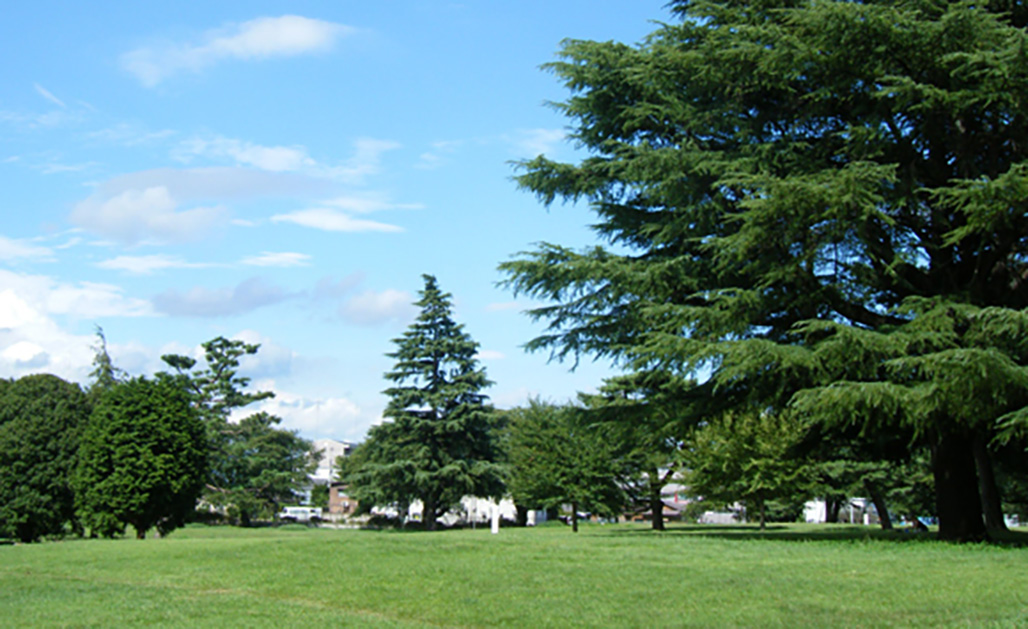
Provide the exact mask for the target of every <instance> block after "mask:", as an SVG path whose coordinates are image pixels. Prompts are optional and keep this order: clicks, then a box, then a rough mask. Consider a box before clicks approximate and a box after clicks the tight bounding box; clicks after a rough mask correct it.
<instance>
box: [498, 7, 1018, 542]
mask: <svg viewBox="0 0 1028 629" xmlns="http://www.w3.org/2000/svg"><path fill="white" fill-rule="evenodd" d="M670 6H671V10H672V11H673V12H674V13H675V14H676V15H677V16H678V17H679V18H680V21H678V22H677V23H673V24H666V25H661V26H660V27H659V28H658V29H657V30H656V31H655V32H654V33H653V34H652V35H651V36H650V37H649V38H648V39H647V40H646V41H645V42H644V43H643V44H641V45H639V46H635V47H632V46H626V45H622V44H618V43H611V42H608V43H597V42H588V41H568V42H566V43H565V44H564V47H563V50H562V52H561V55H560V56H561V58H560V60H558V61H557V62H555V63H552V64H550V65H549V66H548V68H549V69H550V70H551V71H553V72H554V73H555V74H557V75H558V77H560V79H561V80H562V81H563V82H564V83H565V85H566V86H567V87H568V88H569V89H570V90H571V92H572V95H571V97H570V98H569V99H568V100H567V101H565V102H564V103H560V104H558V105H557V107H558V109H559V110H560V111H562V112H563V113H564V114H565V115H566V116H567V117H568V118H569V119H570V121H571V125H572V132H571V136H572V139H574V140H575V141H577V142H579V143H580V145H581V146H583V147H584V148H585V149H586V150H587V151H589V152H590V155H589V156H588V157H586V158H585V159H583V160H582V161H581V162H580V163H577V164H565V163H558V162H554V161H552V160H549V159H546V158H545V157H542V156H540V157H538V158H536V159H533V160H531V161H527V162H524V163H522V164H521V168H522V174H521V175H520V176H519V177H518V181H519V183H520V185H521V186H523V187H525V188H527V189H529V190H532V191H533V192H535V193H537V194H538V196H539V197H540V198H541V199H542V200H543V201H544V202H546V203H552V202H553V201H554V200H556V199H564V200H575V199H580V198H581V199H586V200H588V201H589V202H590V204H591V206H592V207H593V209H594V211H595V212H596V213H597V215H598V218H599V220H598V222H597V224H596V229H597V232H598V233H599V234H600V235H601V236H602V237H603V238H604V239H606V240H607V241H608V242H609V244H610V246H600V247H594V248H591V249H586V250H582V251H575V250H571V249H569V248H567V247H562V246H560V245H555V244H543V245H540V246H539V248H538V249H537V250H536V251H533V252H530V253H526V254H523V255H522V256H520V258H518V259H515V260H512V261H510V262H507V263H506V264H504V265H502V268H503V269H504V270H505V271H506V272H507V273H508V283H509V285H510V286H511V287H512V288H514V289H515V290H516V291H518V292H522V293H527V294H529V295H532V296H534V297H537V298H540V299H545V300H548V301H551V302H553V305H552V306H546V307H543V308H539V309H536V310H535V311H534V312H533V316H535V317H536V318H540V319H543V320H545V321H548V322H549V329H548V331H547V333H546V334H545V335H543V336H540V337H539V338H537V339H535V340H533V341H532V342H531V344H530V347H532V348H538V349H549V350H551V351H552V352H553V353H554V354H555V355H556V356H559V357H563V356H577V355H578V354H579V353H583V352H584V353H592V354H595V355H601V356H609V357H611V358H613V359H615V360H617V361H620V362H622V363H626V364H632V365H634V366H635V367H640V368H646V367H655V368H660V369H665V370H668V371H671V372H673V373H677V374H680V375H682V376H683V377H686V376H704V375H706V374H707V373H709V374H710V377H711V386H710V393H711V401H710V405H711V408H712V409H713V410H714V411H715V412H717V413H720V412H722V411H723V410H724V408H726V407H730V406H734V407H736V409H737V410H738V411H739V412H742V413H757V414H758V415H757V416H758V417H759V416H766V413H767V412H768V411H769V410H772V411H774V412H782V411H783V410H785V409H787V408H788V406H789V404H790V402H791V401H792V400H793V396H794V395H795V394H796V392H797V391H800V390H803V389H808V390H815V391H816V390H823V393H824V395H823V396H822V397H821V400H822V402H825V403H828V402H831V398H832V397H833V396H835V398H836V400H838V399H840V398H841V396H836V395H835V394H836V392H835V391H834V390H831V388H833V387H836V386H837V385H839V384H840V383H843V382H845V383H857V384H854V385H853V386H849V385H847V386H849V395H850V396H851V399H852V400H853V401H854V402H853V404H852V405H851V406H850V407H845V406H842V405H839V406H836V407H835V409H834V410H831V411H826V412H829V413H832V414H834V415H835V416H836V417H838V418H846V419H845V421H848V422H852V423H854V424H860V425H863V426H864V427H866V428H867V429H868V430H878V429H882V430H890V429H891V427H892V426H893V425H895V424H894V423H892V422H895V421H898V420H899V419H898V417H894V418H893V419H892V420H888V419H887V418H888V416H889V412H888V410H887V409H886V406H887V405H890V404H891V405H892V407H896V406H897V405H898V404H900V400H899V398H902V400H903V401H902V404H903V406H904V408H905V409H907V410H905V411H903V413H901V414H900V415H902V416H904V417H908V418H909V421H910V422H914V423H917V424H919V425H920V426H922V427H924V430H922V431H921V432H920V433H919V434H920V436H921V438H922V440H923V441H922V442H923V443H924V444H926V445H929V446H930V447H932V448H934V449H935V450H936V454H937V456H935V457H933V460H934V461H935V473H936V477H937V478H936V480H937V483H936V489H937V492H938V502H939V516H940V520H941V527H940V533H941V534H942V536H943V537H947V538H954V539H974V538H980V537H981V536H982V535H983V534H984V529H983V526H982V518H981V513H976V508H975V506H974V505H975V504H976V503H978V496H976V495H974V494H975V493H976V491H977V490H976V489H975V485H976V482H975V481H976V478H975V472H974V465H973V464H972V463H971V458H972V457H971V455H970V453H969V452H967V451H966V450H967V448H968V447H969V446H967V444H969V443H971V442H973V441H974V440H975V439H977V438H980V439H982V440H984V441H989V440H990V439H991V438H992V437H994V436H995V434H996V428H995V422H996V420H997V418H998V417H1004V416H1005V417H1007V418H1009V420H1010V421H1012V422H1014V423H1023V416H1022V415H1021V414H1018V409H1021V408H1022V407H1023V406H1024V398H1025V396H1024V390H1023V388H1021V384H1020V383H1021V381H1022V380H1023V378H1022V376H1020V375H1018V369H1014V368H1013V367H1017V368H1020V367H1021V366H1022V365H1023V364H1024V363H1020V362H1016V361H1007V362H1005V363H1004V365H1007V366H1010V367H1011V368H1010V369H1007V368H999V367H997V368H996V370H994V371H993V374H994V375H996V376H998V377H1001V378H1004V379H1005V384H997V383H996V382H995V381H993V382H994V383H993V384H992V385H990V386H992V387H993V388H994V389H1002V390H1003V395H1002V396H1001V397H1000V398H999V399H1000V400H1001V401H1002V403H1001V404H995V405H991V403H990V407H989V409H988V413H986V412H982V413H980V414H979V415H978V419H977V420H976V421H975V422H974V423H973V425H969V424H968V422H967V421H965V420H964V419H961V418H960V417H959V416H960V415H961V414H962V413H963V412H964V411H963V410H962V409H961V408H960V404H959V403H956V404H955V405H954V406H947V405H946V404H944V403H941V402H940V403H937V404H935V405H934V406H932V404H931V403H929V405H928V406H924V404H923V402H924V401H925V398H924V397H923V396H921V395H920V391H923V390H924V388H923V387H921V386H920V384H925V383H926V382H928V381H931V382H932V383H934V384H935V385H936V386H941V385H940V382H941V381H943V380H947V381H950V384H948V385H946V386H947V387H957V384H956V383H955V382H954V381H955V380H958V379H959V377H960V375H961V373H963V370H964V369H965V368H967V367H968V366H971V365H973V366H974V368H976V369H981V368H982V365H983V362H982V359H983V358H984V357H985V354H984V353H981V352H980V350H982V349H983V348H982V347H980V346H976V345H975V344H976V343H978V342H979V341H978V340H977V339H974V338H964V337H961V334H962V333H963V329H962V328H959V327H958V328H954V330H953V332H955V333H956V334H957V336H956V337H950V338H951V339H952V342H953V343H955V344H956V345H959V346H960V348H961V349H963V350H969V351H963V352H962V353H960V355H959V356H958V355H955V354H953V353H952V352H948V348H947V347H946V346H945V345H944V344H943V345H939V344H938V343H937V341H939V340H940V337H939V336H938V334H939V333H940V332H944V331H943V330H938V329H936V328H935V327H933V325H932V324H931V322H929V323H925V324H921V323H918V322H917V319H918V318H919V317H921V316H922V315H924V314H926V313H929V312H931V311H933V309H935V308H943V309H945V308H946V307H948V305H949V304H957V305H967V306H973V307H975V308H981V309H996V308H999V309H1005V310H1008V311H1011V312H1015V313H1017V312H1019V311H1021V310H1022V309H1024V308H1025V307H1026V306H1028V290H1025V278H1026V277H1028V241H1026V240H1025V238H1024V237H1023V235H1024V234H1025V233H1028V214H1026V212H1025V209H1026V207H1025V198H1026V197H1025V194H1024V191H1025V190H1028V62H1026V61H1028V33H1026V32H1025V30H1024V25H1025V18H1026V15H1028V11H1026V10H1025V9H1024V8H1023V7H1021V6H1020V5H1017V4H1015V3H1005V2H986V3H982V4H968V3H935V4H931V3H924V2H919V1H916V0H910V1H901V2H894V1H889V2H884V1H883V2H860V3H857V2H841V1H838V2H835V1H822V2H814V3H794V2H789V1H775V2H761V3H742V2H727V1H726V2H687V1H684V0H679V1H676V2H672V3H671V5H670ZM993 312H995V311H993ZM935 323H938V321H935ZM894 332H904V333H909V335H919V336H921V337H922V338H921V341H915V342H914V344H913V345H912V346H911V345H910V344H909V343H906V342H904V343H903V345H905V346H906V347H913V348H915V350H916V351H915V353H914V357H913V360H910V359H909V355H908V354H907V353H904V352H906V350H903V349H901V350H900V351H899V353H895V352H892V351H891V350H890V351H885V352H878V351H877V349H878V348H880V347H881V345H882V343H884V342H886V341H882V340H881V339H880V338H878V337H876V336H875V335H876V334H877V335H889V334H892V333H894ZM833 338H834V339H835V341H838V344H839V345H841V346H842V347H843V349H842V351H835V352H833V353H828V352H826V351H821V350H820V349H819V345H820V344H821V343H823V342H827V341H829V340H832V339H833ZM889 343H891V341H890V342H889ZM987 344H991V342H988V343H987ZM893 347H895V345H893ZM931 348H935V349H931ZM929 349H931V351H928V350H929ZM936 349H937V350H939V351H935V350H936ZM970 350H973V351H970ZM976 352H977V353H976ZM994 354H995V352H994ZM851 357H859V358H860V359H861V360H863V361H871V362H870V363H868V362H855V361H851V360H850V358H851ZM976 357H977V358H976ZM829 358H830V359H832V360H834V361H836V362H834V363H826V362H825V360H826V359H829ZM894 360H900V361H902V360H906V361H907V362H906V363H896V362H890V361H894ZM851 364H852V366H853V367H854V368H855V369H858V370H859V371H860V374H861V375H860V376H859V377H858V376H857V374H856V373H855V372H851V371H849V369H850V366H851ZM904 368H905V369H904ZM897 373H898V374H901V375H900V377H901V379H904V380H903V381H902V382H899V383H897V382H894V379H895V378H894V377H893V376H894V375H895V374H897ZM911 378H913V379H911ZM915 382H916V383H918V385H917V386H914V384H913V383H915ZM983 391H984V390H983V389H977V390H976V392H975V393H976V394H983ZM886 394H888V395H886ZM883 396H884V397H883ZM897 396H898V397H897ZM946 399H947V400H956V398H949V397H947V398H946ZM879 400H884V401H883V402H881V404H879ZM876 405H878V406H876ZM868 408H870V409H871V412H869V413H863V412H857V411H859V410H861V409H868ZM876 408H877V409H878V410H875V409H876ZM926 409H927V410H926ZM807 410H809V406H808V407H807ZM908 411H910V412H908ZM929 411H930V412H929ZM882 422H884V423H882ZM901 429H903V430H906V429H907V428H906V427H903V428H901ZM938 481H941V482H938Z"/></svg>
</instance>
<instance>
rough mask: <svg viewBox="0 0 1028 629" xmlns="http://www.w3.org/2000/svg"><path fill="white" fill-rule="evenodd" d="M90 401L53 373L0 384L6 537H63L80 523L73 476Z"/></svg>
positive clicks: (0, 498) (0, 532)
mask: <svg viewBox="0 0 1028 629" xmlns="http://www.w3.org/2000/svg"><path fill="white" fill-rule="evenodd" d="M89 413H90V402H89V399H88V398H87V396H86V395H85V394H84V393H83V392H82V389H80V388H79V386H78V385H77V384H72V383H69V382H65V381H64V380H61V379H60V378H58V377H57V376H52V375H49V374H37V375H31V376H24V377H22V378H19V379H18V380H15V381H13V382H12V381H6V380H0V536H8V535H12V536H14V537H17V538H18V539H20V540H21V541H23V542H34V541H36V540H38V539H39V538H41V537H44V536H60V535H63V534H64V533H65V531H66V528H67V527H68V525H69V524H70V525H71V526H72V527H74V528H76V529H78V524H77V521H76V519H75V501H74V498H75V495H74V491H73V490H72V475H73V473H74V470H75V465H76V461H77V457H78V448H79V439H80V437H81V435H82V431H83V429H84V428H85V425H86V421H87V420H88V418H89Z"/></svg>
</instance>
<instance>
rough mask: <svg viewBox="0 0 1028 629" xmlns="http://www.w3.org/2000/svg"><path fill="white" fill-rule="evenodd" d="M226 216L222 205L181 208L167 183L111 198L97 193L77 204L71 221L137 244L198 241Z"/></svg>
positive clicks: (113, 237)
mask: <svg viewBox="0 0 1028 629" xmlns="http://www.w3.org/2000/svg"><path fill="white" fill-rule="evenodd" d="M225 215H226V211H225V210H224V209H223V208H220V207H195V208H191V209H188V210H179V203H178V202H177V201H176V200H175V199H174V198H173V197H172V195H171V192H170V191H169V190H168V188H167V187H166V186H152V187H147V188H136V189H128V190H124V191H123V192H120V193H119V194H117V195H115V196H112V197H109V198H103V197H102V196H101V197H98V196H96V195H94V196H93V197H90V198H89V199H86V200H85V201H82V202H81V203H79V204H78V205H76V206H75V208H74V209H73V210H72V213H71V221H72V222H73V223H75V224H76V225H78V226H80V227H83V228H85V229H88V230H90V231H93V232H96V233H98V234H100V235H102V236H104V237H107V238H111V239H114V240H117V241H119V242H122V243H125V244H136V243H139V242H143V241H157V242H183V241H188V240H196V239H199V238H201V237H203V236H206V235H207V232H208V231H209V230H210V229H211V228H212V227H214V226H215V225H216V224H217V223H219V222H221V221H222V220H223V219H224V218H225Z"/></svg>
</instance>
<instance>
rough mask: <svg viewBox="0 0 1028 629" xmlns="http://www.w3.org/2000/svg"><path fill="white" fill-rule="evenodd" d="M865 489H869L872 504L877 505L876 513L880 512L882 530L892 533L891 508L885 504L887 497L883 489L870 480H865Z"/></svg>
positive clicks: (879, 519) (879, 518)
mask: <svg viewBox="0 0 1028 629" xmlns="http://www.w3.org/2000/svg"><path fill="white" fill-rule="evenodd" d="M864 487H866V488H867V493H868V495H869V496H871V502H873V503H874V505H875V511H877V512H878V521H879V522H880V523H881V525H882V530H883V531H891V530H892V518H891V517H889V507H888V505H887V504H886V503H885V495H884V494H883V493H882V489H881V487H879V486H878V483H875V482H874V481H872V480H870V479H865V480H864Z"/></svg>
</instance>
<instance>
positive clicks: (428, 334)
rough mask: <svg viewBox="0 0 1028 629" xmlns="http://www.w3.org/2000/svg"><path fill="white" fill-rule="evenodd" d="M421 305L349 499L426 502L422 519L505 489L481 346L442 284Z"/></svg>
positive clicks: (430, 521)
mask: <svg viewBox="0 0 1028 629" xmlns="http://www.w3.org/2000/svg"><path fill="white" fill-rule="evenodd" d="M423 278H424V281H425V287H424V289H422V290H421V291H420V293H419V295H420V299H419V300H418V301H417V302H415V305H416V306H417V307H418V308H419V309H420V313H419V314H418V317H417V319H416V320H415V321H414V323H412V324H411V325H410V326H409V327H408V328H407V330H406V331H405V332H404V333H403V335H402V336H401V337H400V338H397V339H394V341H393V342H394V343H395V344H396V350H395V351H394V352H391V353H389V354H387V356H389V357H390V358H393V359H395V361H396V364H395V366H394V367H393V369H392V370H391V371H389V372H387V373H386V374H385V377H386V379H387V380H389V381H391V382H393V383H394V386H392V387H390V388H388V389H386V390H385V392H384V393H385V394H386V395H387V396H389V402H388V404H387V405H386V409H385V412H384V415H385V416H386V417H387V418H389V419H390V420H391V421H389V422H385V423H383V424H381V425H379V426H375V427H373V428H372V429H371V431H370V432H369V434H368V439H367V441H366V442H365V443H364V444H363V445H362V446H361V448H360V451H361V452H360V454H359V457H358V459H359V460H360V461H361V463H362V464H361V465H360V466H349V469H348V472H347V475H346V476H347V477H346V480H347V482H349V483H351V487H350V491H351V495H353V496H354V497H355V498H357V499H358V500H359V501H360V502H361V503H362V504H365V503H367V502H369V501H374V502H376V503H379V504H391V503H397V504H400V505H405V504H409V503H410V502H411V501H412V500H413V499H420V500H421V501H422V504H423V520H424V523H425V526H426V527H427V528H428V529H430V530H431V529H434V528H435V525H436V519H437V518H438V517H439V516H440V515H442V514H443V513H445V512H446V510H447V509H449V508H451V507H453V506H455V505H457V504H459V502H460V499H461V498H462V497H464V496H467V495H478V496H483V497H485V496H499V494H500V493H501V492H502V485H501V483H500V478H499V473H498V468H497V465H496V464H495V462H494V460H495V456H494V452H493V444H492V441H491V438H490V432H489V415H490V413H491V412H492V409H491V408H490V407H489V406H488V405H487V404H486V396H485V395H483V394H482V390H483V389H485V388H486V387H488V386H489V385H490V384H491V382H490V381H489V379H488V378H487V377H486V373H485V369H483V368H481V367H480V366H479V365H478V361H477V360H476V358H475V355H476V353H477V352H478V344H477V343H476V342H475V341H474V340H472V338H471V337H470V336H469V335H468V334H467V333H466V332H465V331H464V327H463V326H462V325H460V324H458V323H456V322H455V321H454V320H453V318H452V316H451V305H450V299H451V296H450V295H449V293H443V292H442V291H440V290H439V286H438V284H437V282H436V279H435V278H434V277H432V276H431V275H424V276H423Z"/></svg>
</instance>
